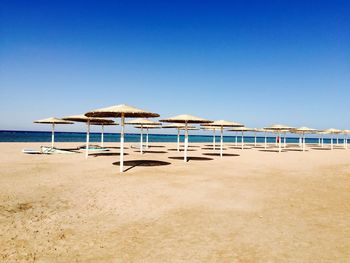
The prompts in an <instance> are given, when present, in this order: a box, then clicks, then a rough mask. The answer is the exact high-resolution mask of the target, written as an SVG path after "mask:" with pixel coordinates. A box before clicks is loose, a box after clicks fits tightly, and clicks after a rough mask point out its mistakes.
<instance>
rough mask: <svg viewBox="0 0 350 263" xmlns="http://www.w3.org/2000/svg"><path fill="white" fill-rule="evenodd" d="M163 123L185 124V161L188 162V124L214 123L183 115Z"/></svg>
mask: <svg viewBox="0 0 350 263" xmlns="http://www.w3.org/2000/svg"><path fill="white" fill-rule="evenodd" d="M160 121H161V122H170V123H184V124H185V149H184V161H185V162H187V147H188V124H189V123H212V121H210V120H206V119H202V118H199V117H196V116H193V115H188V114H182V115H177V116H174V117H171V118H169V119H164V120H160Z"/></svg>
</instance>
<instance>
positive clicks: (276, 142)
mask: <svg viewBox="0 0 350 263" xmlns="http://www.w3.org/2000/svg"><path fill="white" fill-rule="evenodd" d="M277 144H278V136H276V141H275V145H276V146H277Z"/></svg>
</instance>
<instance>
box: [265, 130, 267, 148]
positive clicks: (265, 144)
mask: <svg viewBox="0 0 350 263" xmlns="http://www.w3.org/2000/svg"><path fill="white" fill-rule="evenodd" d="M266 148H267V135H266V132H265V150H266Z"/></svg>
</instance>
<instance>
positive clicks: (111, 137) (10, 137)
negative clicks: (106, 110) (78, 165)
mask: <svg viewBox="0 0 350 263" xmlns="http://www.w3.org/2000/svg"><path fill="white" fill-rule="evenodd" d="M180 139H181V141H183V140H184V137H183V136H181V138H180ZM237 139H238V142H241V136H238V138H237ZM85 140H86V133H84V132H55V141H56V142H84V141H85ZM119 140H120V134H119V133H105V134H104V141H105V142H118V141H119ZM139 140H140V135H139V134H132V133H127V134H125V141H126V142H138V141H139ZM216 140H217V141H218V142H219V140H220V138H219V136H217V137H216ZM264 140H265V138H264V137H257V142H259V143H263V142H264ZM298 140H299V139H298V138H296V137H288V138H287V143H298ZM50 141H51V132H39V131H0V142H50ZM90 141H91V142H100V141H101V134H100V133H90ZM149 141H150V142H176V141H177V136H176V135H172V134H171V135H165V134H150V135H149ZM189 141H190V142H208V143H210V142H212V141H213V137H212V135H189ZM224 141H225V142H235V136H224ZM244 141H245V142H247V143H249V142H250V143H252V142H254V137H252V136H245V137H244ZM267 141H268V142H270V143H272V142H275V137H268V139H267ZM330 142H331V140H330V139H329V138H327V139H324V143H330ZM334 142H335V139H334ZM343 142H344V140H343V139H339V143H343ZM306 143H318V139H317V138H306Z"/></svg>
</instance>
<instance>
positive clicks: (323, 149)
mask: <svg viewBox="0 0 350 263" xmlns="http://www.w3.org/2000/svg"><path fill="white" fill-rule="evenodd" d="M311 149H312V150H321V151H330V150H332V149H331V148H311Z"/></svg>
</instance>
